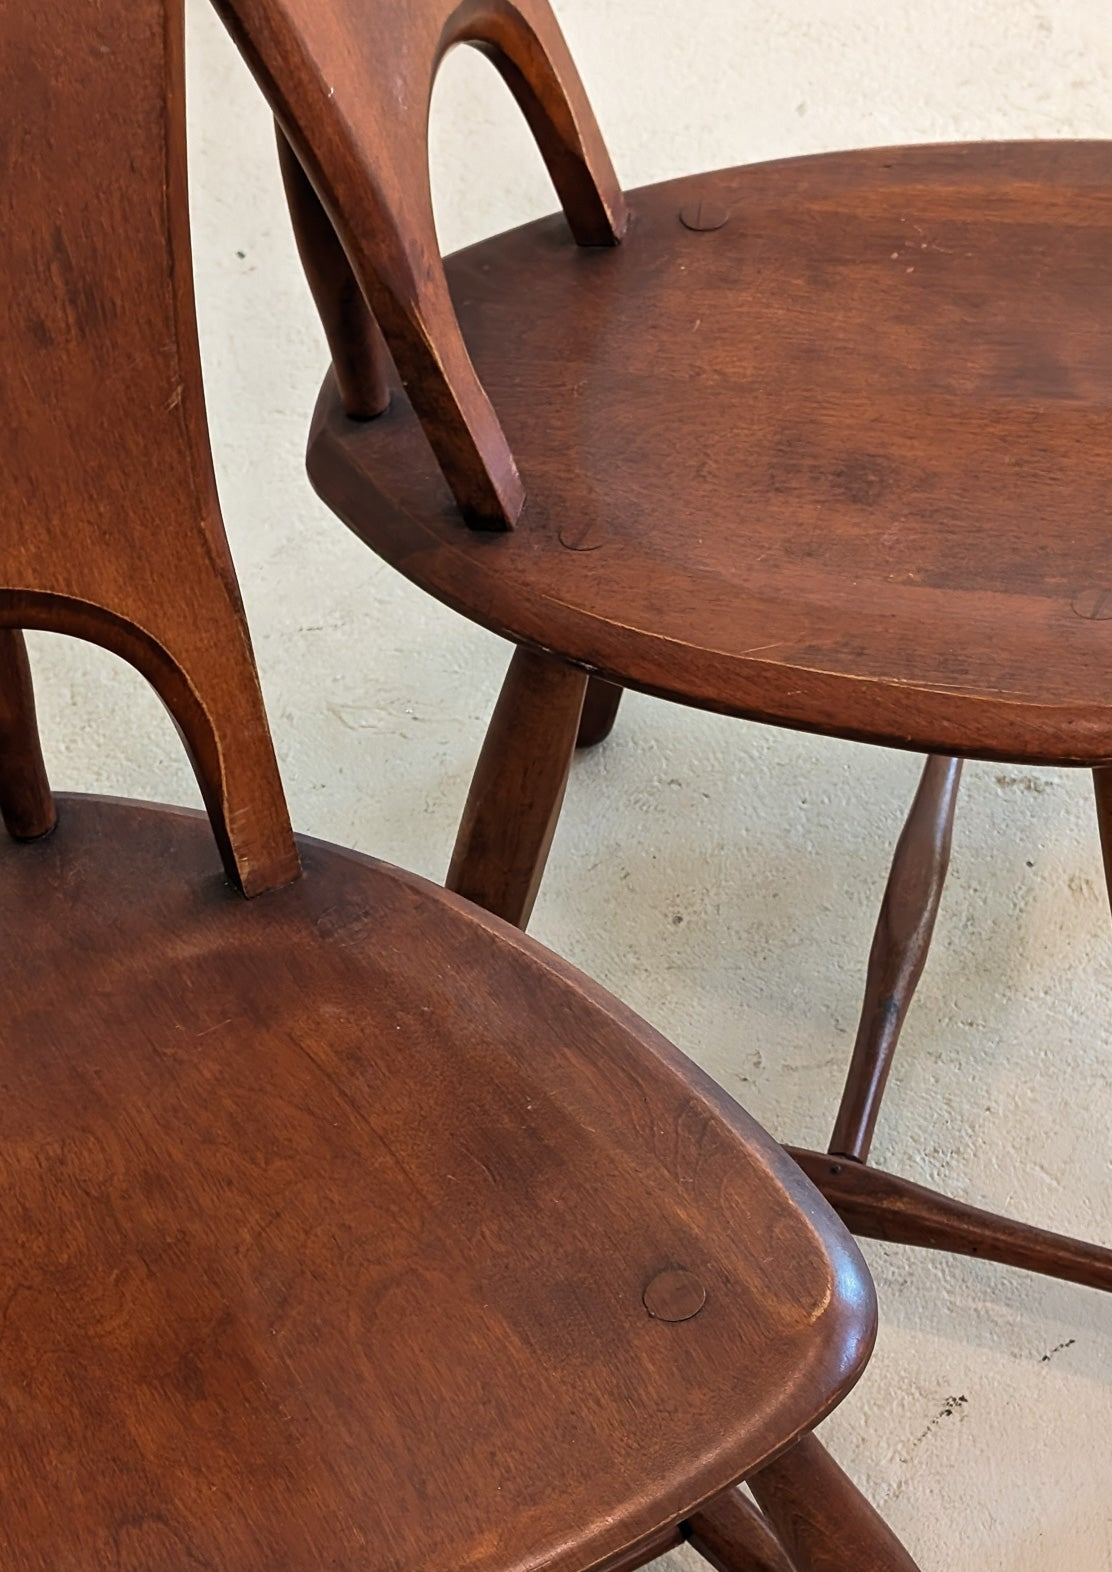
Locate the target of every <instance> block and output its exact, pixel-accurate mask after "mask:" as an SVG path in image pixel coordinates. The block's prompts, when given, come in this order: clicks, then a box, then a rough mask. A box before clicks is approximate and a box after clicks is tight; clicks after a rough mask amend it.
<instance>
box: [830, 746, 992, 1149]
mask: <svg viewBox="0 0 1112 1572" xmlns="http://www.w3.org/2000/svg"><path fill="white" fill-rule="evenodd" d="M960 780H961V760H960V759H950V758H943V757H941V756H938V755H932V756H931V757H930V758H929V759H928V760H927V762H926V766H925V768H924V770H923V775H922V779H921V780H920V782H919V789H918V791H917V792H916V793H915V800H914V802H913V803H912V805H911V812H910V813H909V814H908V816H907V822H906V823H905V825H904V827H903V830H902V832H901V834H900V838H899V841H898V842H897V844H896V854H895V857H894V858H893V861H892V871H891V873H890V874H889V876H888V886H887V888H886V890H885V892H884V902H883V904H882V906H881V908H880V917H879V918H878V920H877V926H876V933H875V935H874V937H873V946H872V950H871V952H870V954H869V968H868V974H867V978H866V982H865V999H864V1003H863V1005H862V1008H861V1020H860V1024H859V1025H858V1028H857V1040H856V1042H855V1043H854V1045H853V1057H852V1059H851V1061H850V1068H849V1075H848V1076H847V1078H846V1087H845V1091H844V1092H843V1093H842V1102H841V1106H840V1108H839V1109H838V1117H837V1120H836V1122H835V1125H834V1133H833V1135H832V1136H831V1138H830V1150H831V1152H832V1153H835V1154H837V1155H838V1156H840V1157H849V1158H852V1159H854V1160H855V1161H857V1162H864V1161H865V1159H866V1157H867V1156H868V1155H869V1146H870V1144H871V1142H872V1138H873V1130H874V1128H875V1125H876V1118H877V1114H878V1113H879V1111H880V1100H881V1098H882V1097H883V1095H884V1086H885V1082H886V1081H887V1079H888V1072H889V1070H890V1068H891V1065H892V1056H893V1054H894V1053H895V1051H896V1044H897V1043H898V1041H899V1036H900V1031H901V1029H902V1027H903V1023H904V1017H905V1016H906V1015H907V1011H908V1007H909V1005H910V1004H911V1000H912V998H913V997H914V994H915V989H916V986H917V985H918V982H919V977H920V975H921V973H922V970H923V965H924V962H925V961H926V958H927V951H928V949H929V948H930V942H931V935H932V933H933V932H934V921H935V918H936V917H937V915H938V903H939V901H940V900H941V898H942V886H943V884H944V883H945V879H946V869H947V867H948V866H949V862H950V838H951V834H952V831H953V826H954V808H955V806H956V803H957V793H958V784H959V782H960Z"/></svg>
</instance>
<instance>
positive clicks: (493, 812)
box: [446, 648, 587, 928]
mask: <svg viewBox="0 0 1112 1572" xmlns="http://www.w3.org/2000/svg"><path fill="white" fill-rule="evenodd" d="M586 689H587V675H586V673H585V672H582V671H579V670H577V669H576V668H575V667H574V666H566V665H565V664H564V663H563V662H562V661H558V660H552V659H550V658H549V657H548V656H545V655H541V654H538V653H537V652H536V651H535V650H530V649H524V648H522V649H517V650H515V651H514V653H513V656H512V658H511V660H510V666H509V670H508V671H507V673H506V680H505V682H504V683H503V684H502V691H501V693H500V694H499V696H498V703H497V704H496V705H495V708H494V714H493V715H492V716H491V720H490V725H489V726H488V728H487V734H486V741H485V742H484V743H483V751H482V753H481V755H480V757H479V763H478V767H477V768H476V771H475V775H474V779H473V780H472V782H471V789H470V792H469V793H468V797H467V803H466V805H465V807H464V810H463V818H462V819H461V820H460V827H459V832H458V834H457V836H456V844H455V848H454V850H453V852H452V861H451V865H450V867H449V869H448V878H447V881H446V882H447V886H448V888H449V889H450V890H454V891H455V892H456V893H457V894H459V895H465V896H466V897H467V899H468V900H471V901H475V902H476V903H477V904H478V905H479V906H482V907H484V908H485V909H486V910H487V911H489V912H493V913H494V914H495V916H497V917H501V918H503V919H504V920H505V921H506V922H512V923H513V924H514V925H515V926H516V927H519V928H524V927H526V926H527V925H528V922H529V917H530V914H531V912H532V910H533V902H534V901H535V900H536V897H537V890H538V889H539V888H540V882H541V878H542V876H543V874H544V868H545V863H546V862H547V860H548V851H549V847H550V846H551V845H552V837H553V835H554V834H555V831H556V823H557V820H558V819H559V817H560V808H561V805H562V804H563V801H564V790H565V788H566V786H567V782H568V771H569V769H570V767H571V759H572V753H573V751H574V749H575V744H576V737H577V735H578V733H579V727H580V717H581V714H582V710H583V696H584V693H585V692H586Z"/></svg>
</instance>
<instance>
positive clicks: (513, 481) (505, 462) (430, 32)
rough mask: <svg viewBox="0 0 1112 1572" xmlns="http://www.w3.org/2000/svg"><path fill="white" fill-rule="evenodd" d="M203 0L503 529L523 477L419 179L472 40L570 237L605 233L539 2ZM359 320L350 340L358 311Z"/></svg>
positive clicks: (424, 410) (586, 240)
mask: <svg viewBox="0 0 1112 1572" xmlns="http://www.w3.org/2000/svg"><path fill="white" fill-rule="evenodd" d="M215 3H216V9H217V10H218V11H219V12H220V14H221V15H222V16H223V17H224V20H225V21H226V23H227V25H228V27H229V28H230V30H231V31H232V33H233V34H234V35H235V37H236V39H237V41H238V43H239V44H240V47H241V48H242V50H243V52H244V55H245V56H246V58H247V60H248V62H249V63H250V65H251V66H252V69H253V70H254V71H255V73H256V75H257V76H258V77H259V78H260V81H261V82H262V85H263V86H264V88H265V90H266V91H267V93H268V95H269V96H270V99H271V103H272V105H273V107H274V111H275V114H276V115H277V117H278V121H279V124H280V125H281V127H282V130H283V132H284V134H285V136H286V137H287V138H288V139H289V142H290V145H291V147H292V149H293V151H294V154H295V156H296V158H297V159H298V160H300V162H301V165H302V167H303V169H304V170H305V172H306V175H307V177H308V179H309V181H310V182H311V185H312V187H313V188H314V190H315V191H316V193H317V195H318V197H319V199H320V204H321V206H322V208H323V212H324V213H326V214H327V215H328V218H329V219H330V220H331V222H332V225H333V227H334V229H335V232H336V235H338V236H339V239H340V242H341V243H342V247H343V251H344V252H345V253H346V256H347V258H348V259H349V261H350V264H351V268H352V271H353V272H354V275H355V277H356V278H357V279H358V283H359V286H360V287H361V288H362V291H363V294H364V296H365V298H366V300H367V301H368V302H369V303H370V306H371V307H372V308H373V311H374V314H375V317H376V318H377V320H378V322H379V323H380V324H381V326H382V329H383V332H384V334H385V337H386V341H387V343H388V344H389V347H390V351H391V354H392V356H393V358H394V361H395V363H396V364H397V366H398V369H399V373H400V376H401V380H402V383H403V385H404V387H405V389H406V391H407V394H408V398H409V401H410V404H411V407H412V408H413V409H415V410H417V411H418V413H419V418H420V421H421V426H422V429H423V432H424V439H426V440H427V441H428V443H430V444H431V446H432V448H433V450H434V451H435V453H436V455H437V459H438V461H439V463H440V464H441V466H442V467H443V470H444V473H445V475H446V476H448V478H449V480H450V483H451V485H452V488H453V491H454V494H455V497H456V499H457V501H458V502H459V505H460V507H461V509H462V510H463V512H464V514H465V516H466V517H467V519H468V521H469V522H470V523H472V524H475V525H477V526H479V527H481V528H486V529H495V530H498V529H507V528H509V527H511V526H512V525H513V523H514V521H515V520H516V518H517V516H518V514H519V513H520V511H521V507H522V503H523V500H524V491H523V488H522V483H521V479H520V476H519V474H518V470H517V466H516V464H515V462H514V458H513V454H512V453H511V451H510V448H509V446H508V444H507V442H506V438H505V436H504V435H503V432H502V429H501V427H500V425H499V420H498V417H497V415H496V414H495V412H494V410H493V408H492V406H491V403H490V400H489V398H488V397H487V394H486V392H485V391H484V389H483V386H482V384H481V383H480V381H479V379H478V378H477V377H476V375H475V370H474V367H473V366H472V363H471V360H470V358H469V356H468V352H467V348H466V346H465V344H464V341H463V338H462V336H461V334H460V330H459V325H458V323H457V320H456V314H455V310H454V307H453V303H452V300H451V298H450V296H449V293H448V289H447V287H446V284H445V279H444V271H443V268H442V266H441V263H440V257H439V250H438V247H437V243H436V228H435V224H434V222H433V212H432V198H431V194H430V191H429V168H428V113H429V99H430V95H431V92H432V85H433V80H434V78H435V75H436V70H437V67H438V65H439V63H440V60H441V59H442V57H443V55H444V54H445V53H446V52H447V50H448V49H450V48H451V47H452V46H453V45H454V44H461V43H463V44H472V45H474V46H475V47H476V48H478V49H481V50H482V51H483V52H484V53H485V54H487V55H488V56H489V57H490V59H491V61H492V62H493V63H494V65H495V66H496V67H497V68H498V70H499V71H500V72H501V74H502V76H503V78H504V79H505V81H506V83H507V85H508V86H509V88H510V90H511V92H512V93H513V94H514V97H515V98H516V99H517V101H518V103H519V104H520V106H521V109H522V111H523V113H524V115H525V118H526V120H527V121H528V123H529V126H530V129H531V130H532V132H533V134H534V136H535V137H536V140H537V144H538V146H539V148H540V151H541V153H542V155H543V157H544V159H545V162H546V164H547V166H548V169H549V172H550V174H551V176H552V181H553V184H554V185H555V187H556V191H557V193H558V195H559V198H560V201H561V203H562V204H563V207H564V212H565V214H566V217H567V222H568V224H569V225H570V227H571V230H572V232H573V233H574V235H575V238H576V240H577V241H578V242H579V244H580V245H582V246H603V247H608V246H614V245H616V243H617V242H618V241H619V239H620V238H621V235H622V232H623V230H624V228H625V223H626V212H625V204H624V200H623V197H622V194H621V191H620V189H619V187H618V183H617V180H616V178H615V176H614V171H613V168H612V166H611V164H610V159H609V157H608V155H607V152H606V149H605V146H604V145H603V142H602V138H601V136H600V134H599V131H598V127H597V125H596V123H595V119H594V115H593V114H592V112H591V108H590V105H589V103H588V102H587V98H586V95H585V93H584V91H583V87H582V84H581V83H580V80H579V76H578V74H577V72H576V69H575V66H574V64H573V62H572V59H571V56H570V55H569V53H568V50H567V46H566V44H565V43H564V40H563V36H562V35H561V33H560V29H559V27H558V26H557V24H556V20H555V18H554V16H553V14H552V11H551V9H550V7H549V5H548V4H547V0H462V3H459V0H410V3H409V4H407V6H406V8H405V15H404V18H402V17H400V16H399V14H398V10H397V6H396V5H395V4H394V3H393V0H283V3H282V4H281V5H276V4H273V3H271V0H215ZM337 103H339V104H342V105H343V106H344V108H343V113H342V114H336V113H335V106H336V104H337ZM288 181H289V169H288V160H287V182H288ZM294 184H295V186H296V184H297V182H296V181H295V182H294ZM307 208H311V204H308V203H307V202H306V200H305V199H304V198H303V197H302V195H301V194H300V193H297V192H295V200H294V203H293V214H294V219H295V222H296V223H297V225H298V228H299V232H300V244H301V248H302V252H303V254H304V253H305V252H306V251H308V252H309V253H310V254H311V255H314V256H315V257H316V260H314V261H311V262H310V267H309V272H310V277H311V281H312V282H313V285H314V289H315V292H316V294H317V299H318V302H320V300H321V297H322V293H323V294H325V295H327V293H328V291H329V287H330V286H331V288H333V289H334V290H335V292H336V297H337V299H336V302H335V303H334V304H328V303H325V305H324V309H323V317H324V322H325V327H326V329H327V330H328V331H329V334H330V339H331V341H332V343H333V352H334V353H337V352H338V353H339V364H340V370H341V375H342V376H343V379H344V384H345V393H346V395H347V399H348V412H349V413H351V412H354V413H365V409H362V408H354V410H353V406H352V402H351V401H352V382H353V381H354V380H356V379H355V378H353V376H352V375H351V374H350V363H351V358H352V354H353V353H355V352H357V350H358V348H359V347H360V346H355V345H353V346H351V347H350V348H349V347H347V346H344V345H341V347H340V349H339V351H337V350H336V348H335V339H336V335H337V333H338V332H339V333H341V334H342V329H343V321H344V318H345V316H346V315H347V308H346V305H345V302H347V301H349V300H350V299H351V298H352V285H351V281H350V277H349V276H347V274H346V270H345V269H342V268H339V267H338V266H336V265H334V264H335V263H336V259H337V251H338V248H337V246H336V243H335V239H334V238H331V237H327V236H322V230H321V224H320V222H319V220H318V214H317V213H315V212H313V211H308V212H307ZM357 315H358V313H357ZM356 331H357V333H358V334H359V336H360V340H361V341H362V340H363V338H364V336H365V329H364V325H363V323H362V321H359V322H358V324H357V329H356ZM367 375H368V377H369V376H370V375H371V374H370V373H368V374H367ZM360 402H363V403H365V402H366V401H360V400H355V403H356V405H358V404H359V403H360Z"/></svg>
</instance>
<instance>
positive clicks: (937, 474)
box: [309, 142, 1112, 763]
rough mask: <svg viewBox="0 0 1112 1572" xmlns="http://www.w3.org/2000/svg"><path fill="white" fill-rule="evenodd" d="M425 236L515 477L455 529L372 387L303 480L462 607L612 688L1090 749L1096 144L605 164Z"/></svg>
mask: <svg viewBox="0 0 1112 1572" xmlns="http://www.w3.org/2000/svg"><path fill="white" fill-rule="evenodd" d="M630 205H631V208H632V211H633V215H634V216H633V221H632V225H631V228H630V232H629V234H628V236H627V238H626V240H625V242H624V243H623V244H622V245H621V246H620V247H618V248H616V249H614V250H610V251H603V250H597V251H583V250H580V249H578V248H577V247H576V246H575V245H574V244H573V243H572V241H571V239H570V236H569V234H568V232H567V229H566V226H565V224H564V222H563V220H562V219H561V218H551V219H545V220H542V221H540V222H538V223H534V224H530V225H528V226H527V227H525V228H522V229H518V230H515V231H513V232H511V233H509V234H505V235H501V236H498V237H496V238H494V239H491V240H488V241H484V242H482V243H481V244H479V245H476V246H473V247H471V248H470V249H468V250H466V251H463V252H461V253H459V254H457V255H456V256H454V257H453V258H451V259H450V261H449V263H448V273H449V278H450V282H451V286H452V290H453V295H454V297H455V300H456V303H457V308H458V311H459V315H460V320H461V324H462V327H463V331H464V334H465V337H466V339H467V342H468V346H469V348H470V350H471V353H472V357H473V359H474V361H475V364H476V367H477V369H478V371H479V373H480V375H481V377H482V379H483V381H484V383H485V385H486V387H487V390H488V391H489V393H490V395H491V398H492V400H493V403H494V406H495V408H496V409H497V411H498V413H499V416H500V418H501V419H502V422H503V425H504V427H505V430H506V434H507V437H508V438H509V441H510V444H511V446H512V448H513V450H514V452H515V454H516V456H517V458H518V461H519V464H520V468H521V471H522V475H523V478H524V481H525V484H526V488H527V492H528V500H527V503H526V507H525V510H524V512H523V514H522V516H521V519H520V522H519V524H518V527H517V529H516V530H515V531H514V532H513V533H512V534H509V535H503V536H481V535H476V534H472V533H469V532H468V531H467V529H466V528H465V527H464V526H463V525H462V524H461V522H460V520H459V516H458V514H457V513H456V511H455V509H454V508H453V506H452V504H451V500H450V498H449V496H448V493H447V491H446V488H445V486H444V483H443V481H442V480H441V478H440V476H439V474H438V471H437V469H436V466H435V463H434V462H433V460H432V457H431V454H430V452H429V449H428V448H427V446H426V444H425V442H424V439H423V437H422V434H421V432H420V429H419V428H418V427H417V424H416V421H415V419H414V417H413V415H412V413H411V411H410V409H409V406H408V404H407V402H406V400H405V399H404V397H403V396H401V395H399V396H398V397H397V398H396V399H395V401H394V405H393V407H392V408H391V410H390V411H389V412H388V413H387V414H386V415H385V416H383V417H381V418H379V419H378V420H375V421H371V422H368V423H363V424H360V423H357V422H353V421H348V420H347V419H345V417H344V416H343V413H342V411H341V408H340V406H339V404H338V401H337V396H336V392H335V387H334V384H333V382H332V380H331V377H330V378H329V379H328V380H327V381H326V383H325V387H324V389H323V392H322V395H321V400H320V403H319V405H318V410H317V417H316V421H315V423H314V430H313V435H312V437H311V439H310V455H309V461H310V471H311V474H312V477H313V480H314V483H315V485H316V486H317V489H318V490H319V491H320V493H321V495H322V496H323V498H324V499H325V501H327V502H328V503H329V504H330V506H331V507H333V508H334V509H335V510H336V511H337V512H338V513H339V514H340V515H341V516H342V517H343V518H344V519H345V520H346V521H347V522H348V523H349V524H350V525H351V527H352V528H353V529H355V530H356V532H357V533H358V534H359V535H360V536H361V537H362V538H363V539H364V540H366V541H367V542H368V543H369V544H370V545H371V546H372V547H373V548H374V549H375V550H377V551H378V552H380V553H381V554H382V555H383V556H385V557H386V558H388V559H389V560H390V561H391V562H393V563H394V564H395V565H396V566H398V567H399V568H400V569H401V570H402V571H403V572H404V573H405V574H407V575H408V576H409V577H410V578H411V579H413V580H414V581H415V582H416V583H418V584H420V585H422V586H423V587H424V588H425V589H427V590H429V591H431V592H432V593H433V594H435V595H437V596H438V597H439V598H440V599H442V600H444V601H446V602H447V603H448V604H449V605H452V606H454V607H457V608H458V609H460V610H461V611H463V612H464V613H465V614H466V615H467V616H469V617H471V618H473V619H475V620H477V621H480V622H482V623H484V624H485V625H487V626H488V627H490V628H493V629H495V630H496V631H498V632H501V633H504V634H507V635H509V636H510V637H512V638H514V639H517V640H519V641H522V642H526V643H531V644H535V645H538V646H542V647H544V648H550V649H553V650H555V651H557V652H559V653H560V654H562V655H565V656H567V657H568V658H570V659H572V660H573V661H575V662H578V663H581V664H584V665H587V666H589V667H592V668H594V669H597V670H599V671H601V672H602V673H603V674H605V675H607V676H610V677H613V678H616V679H618V680H620V681H621V682H623V683H624V684H626V685H629V686H633V687H638V688H642V689H644V690H646V691H650V692H656V693H662V694H665V695H667V696H669V697H672V698H677V699H681V700H686V701H689V702H694V703H697V704H701V705H704V706H707V707H711V708H715V709H719V710H724V711H728V712H730V713H735V714H742V715H749V716H754V717H757V718H760V719H764V720H769V721H774V722H784V723H788V724H791V725H798V726H804V727H815V728H819V729H821V730H823V731H826V732H838V733H842V734H844V735H847V736H853V737H862V738H868V739H873V740H877V741H882V742H885V743H895V744H906V745H909V746H914V747H917V748H928V749H933V750H938V751H944V752H962V753H967V754H972V755H980V756H984V757H1007V758H1015V759H1020V760H1023V759H1025V760H1030V761H1048V760H1049V761H1060V762H1077V763H1096V762H1101V761H1106V760H1108V759H1109V758H1112V518H1110V514H1112V143H1076V142H1059V143H1016V144H975V145H967V146H960V147H908V148H886V149H880V150H873V151H866V152H855V153H846V154H835V155H824V156H820V157H809V158H798V159H789V160H786V161H783V162H779V163H773V164H766V165H760V166H756V167H748V168H742V169H733V170H726V171H723V172H719V173H717V174H710V175H701V176H698V177H695V178H690V179H685V180H678V181H672V182H669V183H667V184H663V185H658V186H653V187H650V188H647V189H645V190H642V191H638V192H635V193H633V195H632V196H631V198H630Z"/></svg>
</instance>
